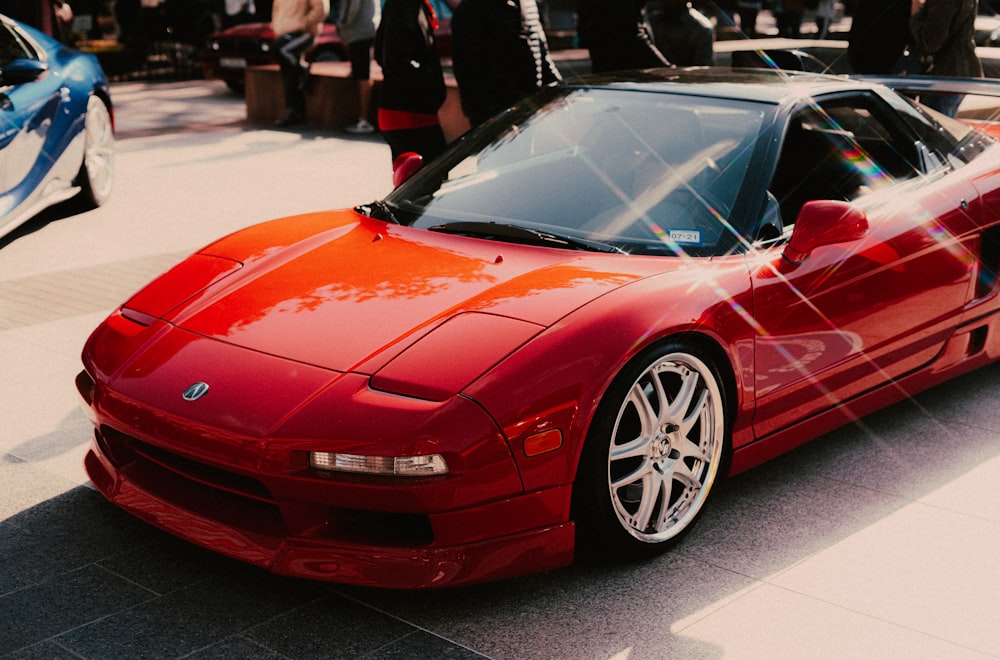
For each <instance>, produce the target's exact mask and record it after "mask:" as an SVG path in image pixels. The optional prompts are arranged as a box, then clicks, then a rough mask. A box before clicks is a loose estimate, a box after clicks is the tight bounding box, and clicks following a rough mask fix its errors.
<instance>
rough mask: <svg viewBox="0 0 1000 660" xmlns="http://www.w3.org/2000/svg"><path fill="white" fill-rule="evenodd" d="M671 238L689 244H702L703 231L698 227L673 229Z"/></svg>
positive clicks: (676, 241)
mask: <svg viewBox="0 0 1000 660" xmlns="http://www.w3.org/2000/svg"><path fill="white" fill-rule="evenodd" d="M670 240H672V241H674V242H675V243H686V244H688V245H700V244H701V232H700V231H698V230H697V229H671V230H670Z"/></svg>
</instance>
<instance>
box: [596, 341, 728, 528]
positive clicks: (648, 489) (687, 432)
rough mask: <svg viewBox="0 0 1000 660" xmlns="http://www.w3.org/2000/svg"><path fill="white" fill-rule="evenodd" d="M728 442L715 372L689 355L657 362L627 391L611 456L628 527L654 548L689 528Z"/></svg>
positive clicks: (614, 497) (617, 499) (613, 487)
mask: <svg viewBox="0 0 1000 660" xmlns="http://www.w3.org/2000/svg"><path fill="white" fill-rule="evenodd" d="M724 438H725V413H724V410H723V398H722V395H721V393H720V391H719V384H718V382H717V381H716V379H715V377H714V375H713V371H712V369H710V368H709V367H708V365H706V364H705V363H704V362H702V361H701V360H700V359H698V358H697V357H695V356H693V355H690V354H689V353H686V352H672V353H668V354H666V355H663V356H662V357H659V358H657V359H656V360H655V361H654V362H653V363H652V364H650V365H649V366H648V367H647V368H646V369H645V370H644V371H643V372H642V374H641V375H640V376H639V377H638V378H637V379H636V380H635V382H634V383H633V384H632V386H631V387H630V388H629V389H628V392H627V394H626V396H625V399H624V401H623V402H622V404H621V407H620V409H619V411H618V415H617V418H616V419H615V423H614V427H613V429H612V434H611V443H610V447H609V451H608V463H607V477H608V481H607V487H608V489H609V492H610V495H611V503H612V507H613V509H614V512H615V515H616V516H617V518H618V522H619V523H620V524H621V526H622V527H623V528H624V530H625V531H626V532H627V533H628V534H630V535H631V536H633V537H634V538H636V539H638V540H639V541H642V542H644V543H651V544H655V543H662V542H664V541H668V540H670V539H672V538H674V537H675V536H677V535H678V534H680V533H682V532H683V531H684V530H685V529H686V528H688V527H689V526H690V525H691V523H692V522H693V521H694V519H695V518H696V517H697V515H698V513H699V512H700V511H701V509H702V506H703V505H704V503H705V500H706V499H707V497H708V493H709V491H710V490H711V488H712V485H713V484H714V483H715V478H716V475H717V473H718V470H719V464H720V463H721V462H722V452H723V446H724Z"/></svg>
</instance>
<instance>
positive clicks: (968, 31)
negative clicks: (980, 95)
mask: <svg viewBox="0 0 1000 660" xmlns="http://www.w3.org/2000/svg"><path fill="white" fill-rule="evenodd" d="M977 4H978V3H977V2H976V0H927V4H925V5H924V7H923V8H922V9H921V10H920V11H918V12H917V13H916V14H914V15H913V17H912V18H910V36H911V38H912V45H913V46H914V47H915V49H916V51H917V53H918V54H919V55H930V56H932V57H933V58H934V69H933V71H932V72H933V74H934V75H936V76H962V77H969V78H979V77H982V75H983V65H982V63H980V61H979V58H978V57H976V42H975V36H976V27H975V21H976V8H977Z"/></svg>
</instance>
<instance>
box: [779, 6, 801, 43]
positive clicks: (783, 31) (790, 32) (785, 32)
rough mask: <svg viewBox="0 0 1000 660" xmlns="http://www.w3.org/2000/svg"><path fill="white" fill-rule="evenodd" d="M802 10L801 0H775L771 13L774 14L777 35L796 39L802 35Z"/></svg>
mask: <svg viewBox="0 0 1000 660" xmlns="http://www.w3.org/2000/svg"><path fill="white" fill-rule="evenodd" d="M804 10H805V4H804V3H803V0H776V2H775V3H774V7H773V8H772V9H771V13H772V14H774V22H775V24H776V25H777V27H778V36H779V37H785V38H787V39H798V38H799V37H800V36H802V13H803V11H804Z"/></svg>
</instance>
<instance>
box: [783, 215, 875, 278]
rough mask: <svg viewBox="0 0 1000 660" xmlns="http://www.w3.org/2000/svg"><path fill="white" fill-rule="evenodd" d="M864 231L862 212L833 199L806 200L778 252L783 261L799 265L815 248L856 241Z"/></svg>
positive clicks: (866, 226)
mask: <svg viewBox="0 0 1000 660" xmlns="http://www.w3.org/2000/svg"><path fill="white" fill-rule="evenodd" d="M867 233H868V216H867V215H866V214H865V212H864V211H862V210H860V209H858V208H856V207H855V206H852V205H851V204H848V203H847V202H840V201H834V200H826V199H822V200H813V201H811V202H806V203H805V204H804V205H803V206H802V210H801V211H799V215H798V217H797V218H796V219H795V228H794V229H793V230H792V237H791V238H790V239H789V241H788V245H787V246H786V247H785V251H784V252H783V253H782V255H781V256H782V257H784V258H785V259H786V260H787V261H789V262H791V263H792V264H800V263H802V262H803V261H805V260H806V258H807V257H808V256H809V254H810V253H811V252H812V251H813V250H815V249H816V248H818V247H822V246H824V245H833V244H834V243H846V242H848V241H856V240H858V239H859V238H862V237H863V236H864V235H865V234H867Z"/></svg>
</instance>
